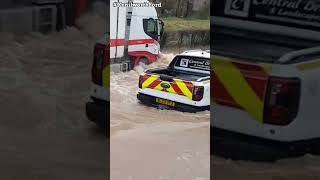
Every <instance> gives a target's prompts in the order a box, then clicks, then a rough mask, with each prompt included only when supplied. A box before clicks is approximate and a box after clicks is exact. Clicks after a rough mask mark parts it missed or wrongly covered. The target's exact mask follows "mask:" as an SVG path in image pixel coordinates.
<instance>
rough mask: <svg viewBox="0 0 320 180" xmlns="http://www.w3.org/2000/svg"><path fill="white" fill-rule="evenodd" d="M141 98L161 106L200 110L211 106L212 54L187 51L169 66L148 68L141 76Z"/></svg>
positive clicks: (143, 100) (193, 110)
mask: <svg viewBox="0 0 320 180" xmlns="http://www.w3.org/2000/svg"><path fill="white" fill-rule="evenodd" d="M137 98H138V99H139V100H140V101H141V102H142V103H144V104H148V105H152V106H157V107H160V108H170V109H177V110H180V111H185V112H197V111H203V110H209V108H210V53H209V52H208V51H202V50H191V51H186V52H184V53H182V54H179V55H177V56H175V58H174V59H173V60H172V61H171V63H170V64H169V66H168V67H164V68H155V69H147V70H145V72H144V73H142V74H141V75H140V78H139V91H138V95H137Z"/></svg>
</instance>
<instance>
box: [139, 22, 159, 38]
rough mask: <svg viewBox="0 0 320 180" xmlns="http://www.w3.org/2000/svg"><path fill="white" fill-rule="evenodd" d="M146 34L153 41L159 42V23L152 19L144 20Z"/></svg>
mask: <svg viewBox="0 0 320 180" xmlns="http://www.w3.org/2000/svg"><path fill="white" fill-rule="evenodd" d="M143 29H144V32H145V33H146V34H147V35H149V36H150V37H151V38H152V39H154V40H156V41H157V40H158V21H157V20H155V19H152V18H149V19H143Z"/></svg>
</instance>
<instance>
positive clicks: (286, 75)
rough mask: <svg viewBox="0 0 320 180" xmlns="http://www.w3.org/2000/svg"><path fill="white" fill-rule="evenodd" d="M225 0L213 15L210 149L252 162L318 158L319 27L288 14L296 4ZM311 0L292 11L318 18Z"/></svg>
mask: <svg viewBox="0 0 320 180" xmlns="http://www.w3.org/2000/svg"><path fill="white" fill-rule="evenodd" d="M228 2H230V1H229V0H226V1H225V4H224V3H223V1H220V2H219V3H220V4H218V3H215V4H214V5H213V9H212V10H214V13H212V14H213V16H212V17H211V25H212V28H211V38H212V40H213V42H212V46H211V53H212V56H211V58H212V61H211V64H212V66H213V67H212V73H211V81H212V82H211V84H212V87H211V98H212V108H211V126H212V128H213V129H212V131H211V132H212V136H211V140H212V143H211V145H212V148H211V149H212V151H213V152H214V153H219V154H220V155H223V156H227V157H231V158H234V159H243V158H249V156H251V155H252V156H251V157H250V159H251V158H254V159H255V160H268V159H270V160H271V159H276V158H281V157H288V156H296V155H302V154H305V153H315V154H318V153H320V121H319V119H320V118H319V117H320V76H319V75H320V29H319V25H320V23H319V22H318V21H313V20H311V19H302V17H301V18H298V17H294V16H289V17H288V16H285V15H283V12H289V11H292V8H293V6H290V7H286V6H284V7H278V5H279V4H276V3H273V4H272V3H268V2H271V1H259V2H258V1H253V2H251V3H250V1H243V3H245V4H244V5H243V6H239V9H235V7H229V6H230V3H228ZM291 2H292V1H291ZM310 2H314V1H313V0H309V1H305V2H304V1H297V3H296V4H295V6H294V8H296V9H295V11H297V12H298V11H301V12H303V13H305V14H310V15H312V14H313V15H318V13H315V12H313V11H307V10H306V8H304V7H305V6H306V5H308V4H309V5H310ZM291 4H292V3H291ZM238 5H239V4H238ZM240 7H246V8H245V9H243V8H242V9H241V8H240ZM278 8H281V12H282V14H281V13H280V12H279V13H280V14H278V11H277V9H278ZM236 12H238V13H236ZM241 12H242V14H241ZM284 16H285V17H284ZM310 17H311V16H310ZM241 145H244V146H241ZM224 147H228V148H224ZM239 147H244V148H246V150H245V151H242V150H240V148H239ZM228 151H229V152H230V151H234V152H230V153H228ZM249 152H250V153H249Z"/></svg>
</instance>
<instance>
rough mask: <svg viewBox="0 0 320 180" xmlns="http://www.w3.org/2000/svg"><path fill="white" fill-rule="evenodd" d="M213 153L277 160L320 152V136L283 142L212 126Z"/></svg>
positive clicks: (243, 158) (211, 146)
mask: <svg viewBox="0 0 320 180" xmlns="http://www.w3.org/2000/svg"><path fill="white" fill-rule="evenodd" d="M210 140H211V142H210V149H211V150H210V152H211V154H215V155H219V156H222V157H225V158H230V159H234V160H253V161H275V160H278V159H282V158H290V157H298V156H302V155H304V154H306V153H310V154H317V155H319V153H320V138H316V139H308V140H303V141H292V142H282V141H276V140H269V139H263V138H258V137H253V136H248V135H243V134H239V133H235V132H230V131H226V130H222V129H218V128H213V127H211V139H210Z"/></svg>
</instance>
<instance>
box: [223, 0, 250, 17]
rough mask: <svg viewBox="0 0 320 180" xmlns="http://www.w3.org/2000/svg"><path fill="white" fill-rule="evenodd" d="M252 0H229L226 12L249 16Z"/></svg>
mask: <svg viewBox="0 0 320 180" xmlns="http://www.w3.org/2000/svg"><path fill="white" fill-rule="evenodd" d="M249 7H250V0H227V2H226V6H225V10H224V11H225V14H229V15H234V16H240V17H248V13H249Z"/></svg>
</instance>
